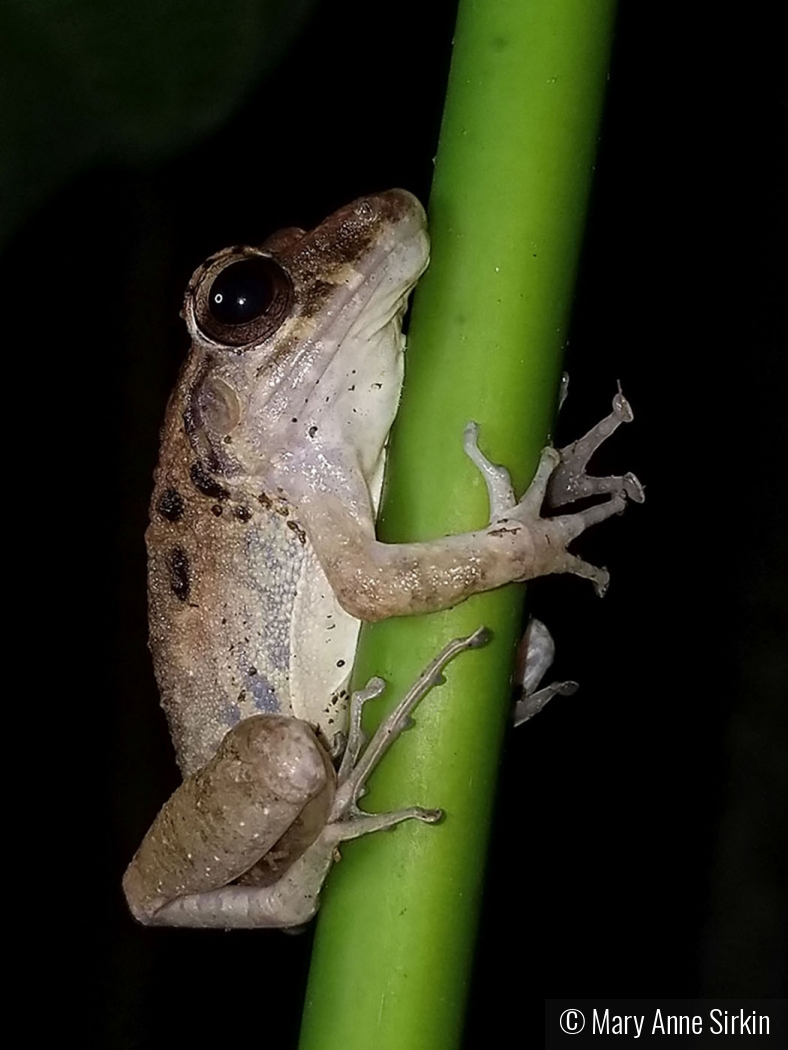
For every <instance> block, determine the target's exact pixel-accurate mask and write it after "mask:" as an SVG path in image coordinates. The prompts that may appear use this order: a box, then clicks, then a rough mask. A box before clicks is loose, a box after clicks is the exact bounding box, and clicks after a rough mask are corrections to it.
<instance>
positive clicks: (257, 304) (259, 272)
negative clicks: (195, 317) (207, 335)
mask: <svg viewBox="0 0 788 1050" xmlns="http://www.w3.org/2000/svg"><path fill="white" fill-rule="evenodd" d="M279 272H280V271H279V267H278V266H277V265H276V264H275V263H273V262H271V260H270V259H265V258H263V256H262V255H257V256H254V257H253V258H251V259H244V260H242V261H241V262H236V263H230V265H229V266H225V268H224V269H223V270H222V272H221V273H220V274H219V276H218V277H217V278H216V280H215V281H214V282H213V284H212V285H211V290H210V292H208V309H209V310H210V311H211V314H212V316H213V317H215V318H216V320H217V321H218V322H219V324H249V322H250V321H255V320H256V319H257V318H258V317H260V316H261V315H262V314H264V313H265V312H266V310H267V309H268V308H269V306H270V305H271V303H272V302H273V301H274V299H275V297H276V278H277V277H278V275H279Z"/></svg>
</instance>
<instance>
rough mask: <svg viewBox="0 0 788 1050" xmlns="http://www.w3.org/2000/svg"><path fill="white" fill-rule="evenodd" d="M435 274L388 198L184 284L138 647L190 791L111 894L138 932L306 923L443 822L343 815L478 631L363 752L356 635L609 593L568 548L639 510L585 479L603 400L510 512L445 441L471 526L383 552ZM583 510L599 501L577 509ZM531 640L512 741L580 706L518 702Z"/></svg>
mask: <svg viewBox="0 0 788 1050" xmlns="http://www.w3.org/2000/svg"><path fill="white" fill-rule="evenodd" d="M428 260H429V237H428V231H427V219H426V215H425V211H424V209H423V207H422V206H421V204H420V203H419V201H418V199H417V198H416V197H415V196H414V195H413V194H411V193H410V192H408V191H406V190H401V189H394V190H387V191H384V192H380V193H375V194H369V195H366V196H364V197H361V198H359V199H357V200H355V201H353V202H351V203H350V204H347V205H345V206H344V207H341V208H340V209H338V210H337V211H335V212H334V213H333V214H332V215H330V216H329V217H328V218H326V219H325V220H324V221H323V222H321V223H320V224H318V225H317V226H315V227H314V228H312V229H311V230H305V229H302V228H300V227H288V228H285V229H283V230H280V231H278V232H276V233H274V234H273V235H271V236H269V237H268V238H267V239H266V240H264V241H262V243H260V244H257V245H241V246H233V247H229V248H226V249H224V250H222V251H220V252H218V253H216V254H214V255H212V256H210V257H209V258H208V259H207V260H206V261H205V262H204V263H202V264H201V265H200V266H199V267H198V268H197V270H196V271H195V272H194V274H193V276H192V278H191V280H190V281H189V284H188V286H187V289H186V293H185V298H184V306H183V311H182V316H183V318H184V320H185V322H186V326H187V328H188V330H189V333H190V336H191V340H192V343H191V349H190V352H189V354H188V357H187V359H186V361H185V364H184V365H183V368H182V370H181V373H180V376H179V378H178V381H177V384H176V386H175V389H174V391H173V393H172V395H171V397H170V400H169V403H168V406H167V409H166V413H165V419H164V424H163V427H162V431H161V447H160V455H159V462H158V466H157V468H156V471H155V475H154V490H153V495H152V500H151V512H150V524H149V526H148V529H147V532H146V544H147V549H148V562H149V569H148V601H149V645H150V649H151V652H152V656H153V663H154V670H155V675H156V679H157V682H158V686H159V690H160V694H161V701H162V706H163V707H164V710H165V712H166V715H167V720H168V723H169V729H170V734H171V737H172V740H173V744H174V747H175V751H176V756H177V760H178V764H179V766H180V770H181V773H182V776H183V782H182V783H181V785H180V786H179V787H178V788H177V789H176V790H175V792H174V793H173V795H172V796H171V797H170V799H169V800H168V801H167V802H165V804H164V806H163V807H162V809H161V811H160V813H159V814H158V816H157V817H156V818H155V819H154V821H153V824H152V825H151V828H150V830H149V831H148V833H147V834H146V835H145V837H144V839H143V841H142V844H141V846H140V847H139V849H138V851H137V853H136V854H135V856H134V858H133V860H132V861H131V863H130V865H129V867H128V869H127V870H126V873H125V875H124V879H123V887H124V891H125V895H126V899H127V902H128V905H129V908H130V910H131V913H132V915H133V916H134V918H136V919H137V920H138V921H139V922H141V923H143V924H145V925H167V926H182V927H198V928H223V929H231V928H266V927H282V928H300V927H302V926H303V925H304V924H305V923H307V922H308V921H309V920H310V919H311V918H312V916H313V915H314V914H315V912H316V910H317V908H318V905H319V899H320V892H321V889H322V886H323V883H324V881H325V879H326V876H327V874H328V872H329V870H330V868H331V866H332V864H333V863H334V861H335V860H336V859H337V857H338V851H339V846H340V845H341V844H342V843H343V842H346V841H348V840H351V839H354V838H358V837H360V836H362V835H366V834H369V833H372V832H375V831H378V830H382V829H387V828H393V827H395V826H396V825H398V824H400V823H402V822H403V821H408V820H417V821H421V822H423V823H425V824H432V823H435V822H437V821H439V820H440V819H441V816H442V814H441V811H440V810H439V809H435V808H428V807H423V806H412V807H409V808H405V809H402V810H398V811H394V812H389V813H369V812H366V811H365V810H363V809H362V808H361V806H360V804H359V803H360V800H361V797H362V795H363V794H364V792H365V786H366V783H367V780H368V778H369V776H370V774H371V773H372V771H373V770H374V769H375V768H376V766H377V765H378V763H379V762H380V761H381V759H382V758H383V756H384V754H385V753H386V751H387V750H388V748H389V747H390V746H391V745H392V744H393V743H394V742H395V741H396V739H397V737H398V736H399V735H400V733H401V732H402V731H403V729H404V728H406V727H407V726H408V725H409V724H410V722H411V715H412V712H413V711H414V709H415V707H416V706H417V705H418V704H419V703H420V702H421V700H422V699H423V698H424V696H425V695H426V694H427V693H428V692H429V691H430V689H432V688H433V687H434V686H435V685H437V684H439V683H440V682H441V681H442V680H443V672H444V670H445V668H446V667H447V665H448V664H449V663H450V662H451V661H452V660H454V659H455V658H457V657H458V656H459V655H460V654H462V653H466V652H469V651H472V650H473V649H475V648H477V647H478V646H480V645H482V644H484V642H485V641H486V639H487V637H488V632H487V630H486V628H484V627H480V628H479V629H478V630H477V631H475V632H474V633H473V634H471V635H470V636H468V637H465V638H458V639H454V640H453V641H451V642H449V643H448V644H447V645H446V647H445V648H444V649H443V650H442V651H441V652H440V653H438V654H437V655H436V657H435V659H434V660H433V661H432V663H431V664H430V665H429V667H427V668H425V670H424V672H423V673H422V674H421V675H420V676H419V678H418V680H417V681H416V682H415V683H414V684H413V686H412V687H411V688H410V689H409V690H408V692H407V693H406V695H405V696H403V697H402V698H401V699H400V700H399V701H398V702H397V703H396V705H395V706H394V709H393V710H392V712H391V714H389V715H388V716H387V717H385V718H384V719H383V720H382V722H381V723H380V726H379V727H378V729H377V730H376V732H375V733H374V734H373V735H372V737H371V738H370V739H368V740H367V738H366V737H365V735H364V733H363V731H362V728H361V718H362V711H363V708H364V705H365V704H366V703H367V702H369V701H370V700H373V699H374V698H376V697H377V696H379V695H380V693H381V692H382V690H383V688H384V683H383V681H382V680H381V679H379V678H373V679H372V680H371V681H370V682H369V683H368V684H367V686H366V687H365V688H363V689H360V690H357V691H355V692H352V693H350V692H349V689H348V683H349V674H350V671H351V668H352V664H353V659H354V654H355V649H356V644H357V639H358V634H359V628H360V625H361V623H363V622H374V621H377V620H381V619H384V618H387V617H392V616H404V615H414V614H420V613H427V612H435V611H438V610H442V609H447V608H450V607H452V606H454V605H456V604H457V603H459V602H461V601H463V600H465V599H466V598H468V597H469V596H471V595H473V594H478V593H480V592H483V591H487V590H490V589H493V588H497V587H501V586H504V585H506V584H509V583H512V582H515V581H524V580H528V579H533V578H534V577H537V576H543V575H547V574H551V573H572V574H575V575H577V576H580V577H583V578H586V579H588V580H590V581H591V582H592V583H593V585H594V586H595V588H596V590H597V592H598V593H600V594H601V593H604V590H605V589H606V587H607V582H608V574H607V571H606V570H605V569H602V568H599V567H596V566H593V565H591V564H589V563H588V562H586V561H584V560H583V559H582V558H580V557H579V556H578V555H576V554H574V553H571V552H570V551H569V550H568V549H567V548H568V545H569V543H570V542H571V541H572V540H573V539H574V538H576V537H577V536H579V535H580V534H581V533H582V532H584V531H585V530H586V529H587V528H588V527H590V526H592V525H595V524H597V523H599V522H601V521H604V520H605V519H607V518H609V517H611V516H612V515H615V514H619V513H621V512H622V511H623V510H624V508H625V507H626V505H627V504H628V503H629V502H633V501H634V502H640V501H642V499H643V489H642V486H641V485H640V483H639V482H638V480H637V478H636V477H635V476H634V475H633V474H626V475H623V476H621V477H607V478H596V477H592V476H590V475H588V474H587V473H586V470H585V468H586V465H587V463H588V460H589V458H590V456H591V454H592V453H593V452H594V451H595V449H596V448H597V447H598V446H599V445H600V444H601V443H602V441H604V440H606V439H607V437H609V436H610V434H612V433H613V432H614V431H615V430H616V428H617V427H618V426H619V425H620V424H621V423H622V422H629V421H630V420H631V418H632V411H631V408H630V406H629V404H628V402H627V401H626V400H625V399H624V397H623V395H622V394H621V392H620V391H619V392H618V394H617V395H616V397H615V398H614V402H613V410H612V412H611V413H610V414H609V415H608V416H606V417H605V418H604V419H603V420H602V421H601V422H600V423H598V424H597V426H596V427H594V428H592V430H591V431H590V432H589V433H588V434H587V435H585V436H584V437H583V438H581V439H580V440H578V441H576V442H574V443H573V444H572V445H570V446H567V447H566V448H564V449H561V450H556V449H555V448H553V447H552V446H551V445H548V446H547V447H546V448H545V449H544V450H543V452H542V454H541V456H540V459H539V463H538V466H537V469H536V472H535V474H534V478H533V480H532V482H531V484H530V486H529V487H528V488H527V490H526V491H525V493H524V494H523V495H522V496H521V497H519V498H518V497H517V496H516V495H515V493H514V490H513V487H512V483H511V480H510V478H509V474H508V471H507V470H506V469H505V468H504V467H502V466H500V465H498V464H495V463H493V462H491V461H490V460H489V459H488V458H487V457H486V455H485V454H484V453H483V452H482V450H481V447H480V443H479V442H480V430H479V427H478V425H477V424H476V423H474V422H470V423H469V424H468V425H467V426H466V428H465V431H464V434H463V435H462V442H463V447H464V449H465V452H466V453H467V455H468V456H469V457H470V459H471V460H472V462H473V463H474V464H475V465H476V467H477V468H478V470H479V471H480V472H481V474H482V476H483V478H484V482H485V485H486V490H487V494H488V498H489V507H490V513H489V522H488V524H487V525H486V527H484V528H481V529H478V530H476V531H472V532H468V533H465V534H460V535H452V536H444V537H438V538H435V539H432V540H427V541H423V542H414V543H391V544H388V543H383V542H381V541H379V540H378V539H377V538H376V533H375V519H376V513H377V509H378V504H379V500H380V493H381V487H382V481H383V470H384V464H385V455H386V449H387V442H388V437H389V432H390V429H391V426H392V423H393V421H394V418H395V415H396V412H397V407H398V403H399V398H400V390H401V386H402V380H403V369H404V351H405V337H404V335H403V318H404V315H405V312H406V308H407V304H408V299H409V296H410V293H411V291H412V290H413V288H414V287H415V285H416V283H417V281H418V280H419V278H420V276H421V275H422V273H423V272H424V270H425V269H426V267H427V265H428ZM458 440H459V435H458ZM589 496H595V497H599V498H600V499H601V502H596V503H592V504H591V505H585V504H586V503H587V502H588V501H587V499H586V498H587V497H589ZM577 500H582V501H583V505H582V506H581V507H580V508H579V509H578V508H574V509H573V508H571V507H570V508H568V509H567V511H566V512H562V513H554V514H551V515H550V516H546V515H543V513H542V508H543V505H544V504H545V503H546V502H548V503H549V504H550V506H551V509H552V508H557V507H561V506H562V505H563V504H571V503H573V502H575V501H577ZM530 634H531V645H530V650H529V652H530V655H529V656H527V658H526V664H527V665H528V667H529V670H528V671H527V672H526V673H525V676H524V677H525V679H526V680H527V681H526V689H525V695H524V696H523V698H522V699H521V700H520V701H519V703H518V705H517V711H516V715H515V720H516V721H520V722H522V721H526V720H528V719H529V718H531V717H532V716H533V715H534V714H535V713H536V712H537V711H538V710H539V709H540V708H541V706H543V704H544V703H545V702H546V700H547V699H549V698H550V696H552V695H555V694H556V693H557V692H569V691H571V687H573V685H574V683H558V684H557V685H554V686H550V687H547V689H546V690H538V689H536V688H535V687H536V686H538V684H539V680H540V678H541V676H542V674H543V672H544V670H545V668H546V666H547V665H548V664H549V662H550V660H551V658H552V648H551V645H552V642H551V639H550V636H549V632H546V629H543V626H542V625H541V624H539V625H538V626H537V627H534V628H533V630H532V631H531V632H530ZM465 658H466V659H469V658H470V657H465Z"/></svg>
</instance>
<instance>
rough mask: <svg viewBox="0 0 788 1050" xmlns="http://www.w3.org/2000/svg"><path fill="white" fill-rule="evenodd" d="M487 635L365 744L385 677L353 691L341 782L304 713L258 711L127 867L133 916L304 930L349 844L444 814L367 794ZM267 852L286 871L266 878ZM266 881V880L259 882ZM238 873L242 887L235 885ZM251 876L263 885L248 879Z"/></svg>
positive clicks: (429, 677) (166, 811) (469, 642)
mask: <svg viewBox="0 0 788 1050" xmlns="http://www.w3.org/2000/svg"><path fill="white" fill-rule="evenodd" d="M486 639H487V632H486V631H485V630H484V629H483V628H482V629H480V630H478V631H476V632H475V633H474V634H472V635H471V636H470V637H468V638H460V639H457V640H456V641H454V642H451V643H450V644H449V645H448V646H446V648H445V649H444V650H443V651H442V652H441V653H440V654H439V656H438V657H437V658H436V659H435V660H434V661H433V662H432V663H431V664H430V666H429V667H428V668H427V669H426V671H424V673H423V674H422V675H421V676H420V677H419V679H418V681H417V682H416V683H415V684H414V686H413V687H412V688H411V689H410V690H409V692H408V693H407V694H406V696H404V697H403V699H402V700H401V701H400V702H399V704H398V705H397V707H396V708H395V709H394V711H392V712H391V714H390V715H389V716H388V717H387V718H385V719H384V720H383V722H382V723H381V725H380V726H379V727H378V729H377V731H376V732H375V734H374V735H373V737H372V739H371V740H370V741H369V743H368V744H367V745H366V747H365V746H364V744H365V740H364V737H363V734H362V732H361V711H362V708H363V705H364V704H365V703H366V702H367V701H368V700H370V699H373V698H374V697H376V696H379V695H380V693H381V692H382V690H383V687H384V683H383V681H382V680H381V679H379V678H378V679H372V681H371V682H370V683H369V685H368V686H367V688H366V689H364V690H361V691H359V692H357V693H354V694H353V696H352V698H351V711H350V729H349V733H348V741H347V748H346V751H345V755H344V757H343V760H342V764H341V766H340V770H339V774H338V777H336V778H335V776H334V772H333V767H332V766H331V763H330V761H329V756H328V752H327V751H326V749H325V748H324V747H323V746H322V744H321V743H320V742H319V741H318V739H317V737H316V736H315V735H314V733H312V731H311V729H310V728H309V726H307V725H306V724H305V723H303V722H299V721H298V720H297V719H291V718H283V717H279V716H268V715H259V716H255V717H252V718H249V719H246V720H245V721H243V722H241V723H240V725H238V726H236V727H235V728H234V729H232V730H231V731H230V732H229V733H228V734H227V735H226V737H225V738H224V740H223V742H222V745H221V747H220V748H219V750H218V752H217V754H216V755H215V756H214V758H213V759H211V761H210V762H209V763H208V764H207V765H206V766H205V767H204V768H203V769H202V770H200V771H199V772H198V773H196V774H193V775H192V776H191V777H188V778H187V779H186V781H184V783H183V784H182V785H181V787H180V788H179V789H178V790H177V791H176V792H175V793H174V795H173V796H172V798H171V799H170V800H169V802H168V803H167V804H166V805H165V806H164V808H163V809H162V811H161V813H160V814H159V816H158V817H157V818H156V820H155V821H154V824H153V826H152V828H151V830H150V831H149V832H148V835H147V836H146V837H145V840H144V841H143V844H142V846H141V847H140V849H139V850H138V852H137V855H136V856H135V858H134V860H133V861H132V863H131V865H130V866H129V869H128V871H127V872H126V875H125V878H124V890H125V892H126V896H127V899H128V901H129V905H130V907H131V910H132V912H133V914H134V915H135V917H136V918H137V919H138V920H139V921H140V922H143V923H145V924H151V925H163V926H189V927H213V928H221V929H235V928H260V927H287V926H300V925H302V924H303V923H305V922H307V921H308V920H309V919H311V918H312V916H313V915H314V914H315V912H316V911H317V907H318V901H319V895H320V889H321V887H322V885H323V882H324V881H325V878H326V875H327V873H328V871H329V868H330V867H331V864H332V862H333V860H334V859H335V857H336V853H337V848H338V846H339V844H340V843H342V842H344V841H347V840H348V839H354V838H359V837H360V836H361V835H367V834H369V833H370V832H373V831H380V830H382V829H385V828H391V827H394V826H395V825H396V824H399V823H401V822H402V821H404V820H411V819H416V820H421V821H424V822H425V823H435V822H436V821H437V820H439V819H440V817H441V812H440V810H437V809H424V808H422V807H420V806H412V807H410V808H407V809H403V810H398V811H396V812H392V813H377V814H370V813H364V812H363V811H362V810H360V809H359V807H358V800H359V798H360V797H361V796H362V794H363V793H364V790H365V785H366V781H367V779H368V777H369V775H370V773H371V772H372V770H373V769H374V768H375V767H376V766H377V764H378V763H379V762H380V760H381V758H382V757H383V755H384V754H385V752H386V751H387V750H388V748H389V747H390V745H391V744H392V743H393V742H394V740H395V739H396V738H397V737H398V736H399V734H400V733H401V732H402V730H403V729H405V728H407V727H408V725H409V723H410V714H411V712H412V711H413V709H414V708H415V707H416V705H417V704H418V703H419V701H420V700H421V699H422V698H423V697H424V696H425V695H426V694H427V693H428V692H429V690H430V689H431V688H432V687H433V686H434V685H437V684H439V683H440V682H441V681H442V677H441V672H442V670H443V668H444V667H445V666H446V664H447V663H449V661H450V660H452V659H453V658H454V657H455V656H456V655H457V654H458V653H460V652H462V651H464V650H465V649H472V648H476V647H478V646H480V645H483V644H484V642H485V641H486ZM274 738H276V740H274ZM318 824H319V826H318ZM269 851H270V852H269ZM264 854H265V855H268V856H264ZM269 856H270V858H271V860H270V863H269V865H268V866H269V871H275V870H276V869H277V868H278V869H280V870H281V869H284V870H282V872H281V874H279V875H278V876H274V878H273V881H270V879H269V880H266V879H265V877H264V874H263V873H264V870H265V862H266V861H267V860H268V857H269ZM261 858H262V860H261ZM261 878H262V879H263V881H265V882H266V883H267V884H264V885H259V884H255V883H258V882H259V880H260V879H261ZM236 879H240V884H236V885H227V883H229V882H231V881H233V880H236ZM247 880H248V881H250V882H252V883H253V884H251V885H247V884H243V883H244V882H245V881H247Z"/></svg>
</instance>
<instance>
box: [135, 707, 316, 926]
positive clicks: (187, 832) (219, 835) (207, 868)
mask: <svg viewBox="0 0 788 1050" xmlns="http://www.w3.org/2000/svg"><path fill="white" fill-rule="evenodd" d="M333 777H334V774H333V767H332V766H331V762H330V758H329V757H328V755H327V753H326V751H325V748H323V746H322V745H321V744H320V742H319V741H318V740H317V737H316V736H315V734H314V732H313V731H312V729H311V728H310V727H309V726H308V725H306V723H304V722H301V721H298V720H297V719H294V718H286V717H284V716H280V715H257V716H254V717H252V718H248V719H245V720H244V721H243V722H241V723H240V724H239V725H237V726H236V727H235V728H234V729H232V730H230V732H228V733H227V735H226V736H225V738H224V740H223V741H222V743H221V746H220V747H219V750H218V751H217V753H216V755H215V756H214V757H213V758H212V759H211V761H210V762H208V763H207V764H206V765H205V766H204V767H203V768H202V769H201V770H199V771H198V772H197V773H194V774H193V775H192V776H190V777H187V779H186V780H185V781H184V782H183V784H181V786H180V787H179V788H178V789H177V791H175V792H174V794H173V795H172V797H171V798H170V799H169V800H168V801H167V802H166V803H165V805H164V806H163V807H162V809H161V811H160V813H159V814H158V816H157V817H156V819H155V820H154V822H153V825H152V826H151V828H150V830H149V831H148V833H147V835H146V836H145V838H144V840H143V842H142V845H141V846H140V848H139V850H138V851H137V854H136V856H135V857H134V859H133V860H132V862H131V864H130V865H129V867H128V870H127V871H126V874H125V876H124V880H123V886H124V891H125V893H126V897H127V900H128V902H129V907H130V908H131V911H132V913H133V914H134V916H135V918H137V919H138V920H139V921H140V922H143V923H150V922H157V921H159V919H158V918H157V916H156V913H157V912H158V911H159V910H160V909H161V908H162V907H164V906H165V905H166V904H167V903H168V902H170V901H172V900H174V899H176V898H178V897H182V896H186V895H194V894H201V893H206V892H209V891H211V890H215V889H217V888H219V887H221V886H224V885H226V884H227V883H228V882H231V881H232V880H233V879H236V878H238V877H239V876H240V875H242V874H243V873H244V872H245V871H247V870H248V869H249V868H250V867H251V866H252V865H253V864H254V863H255V862H256V861H257V860H259V859H260V857H262V856H264V855H265V854H266V853H267V852H268V851H269V850H270V849H271V847H272V846H273V845H274V843H276V842H277V841H278V840H279V839H280V838H281V837H282V835H283V834H284V832H285V831H286V830H287V829H288V828H289V827H290V826H291V825H292V824H293V821H294V820H295V819H296V817H297V816H298V815H299V814H300V813H301V811H302V810H303V809H304V807H305V806H306V805H307V803H308V802H310V801H311V800H313V799H316V798H317V797H318V796H319V795H320V794H321V793H327V794H329V795H332V794H333Z"/></svg>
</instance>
